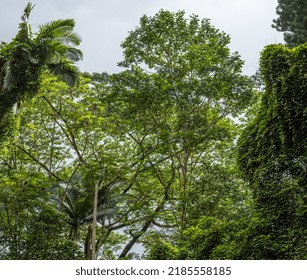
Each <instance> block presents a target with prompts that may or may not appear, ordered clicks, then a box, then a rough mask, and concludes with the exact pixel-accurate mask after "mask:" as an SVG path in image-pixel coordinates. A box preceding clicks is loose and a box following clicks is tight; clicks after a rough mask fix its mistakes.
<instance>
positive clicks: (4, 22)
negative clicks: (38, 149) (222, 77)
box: [0, 0, 283, 75]
mask: <svg viewBox="0 0 307 280" xmlns="http://www.w3.org/2000/svg"><path fill="white" fill-rule="evenodd" d="M27 2H28V1H26V0H0V41H5V42H9V41H10V40H11V38H13V37H14V36H15V35H16V32H17V29H18V23H19V22H20V17H21V15H22V12H23V9H24V7H25V6H26V4H27ZM32 3H33V4H36V6H35V9H34V10H33V11H32V14H31V18H30V23H31V25H32V26H33V27H35V26H37V25H39V24H42V23H45V22H48V21H51V20H55V19H60V18H61V19H62V18H73V19H75V21H76V31H77V32H78V33H79V34H80V35H81V37H82V45H81V46H80V48H81V49H82V50H83V52H84V60H83V61H82V62H81V63H79V67H80V69H81V70H82V71H88V72H103V71H107V72H109V73H114V72H118V71H120V69H119V68H118V67H117V62H119V61H121V58H122V50H121V47H120V43H121V42H122V41H123V40H124V39H125V37H126V36H127V35H128V32H129V31H130V30H133V29H134V28H135V27H136V26H138V23H139V19H140V17H141V16H143V15H144V14H147V15H154V14H155V13H157V12H158V11H159V10H160V9H165V10H170V11H178V10H184V11H185V12H186V15H187V16H188V15H191V14H197V15H199V17H200V18H209V19H211V22H212V24H213V25H214V26H215V27H216V28H218V29H220V30H222V31H225V32H226V33H227V34H229V35H230V36H231V41H232V42H231V45H230V48H231V50H232V51H238V52H239V54H240V55H241V56H242V58H243V60H245V67H244V73H245V74H248V75H252V74H253V73H254V72H255V70H256V69H257V65H258V60H259V54H260V52H261V50H262V48H263V47H264V46H266V45H268V44H273V43H282V42H283V40H282V34H281V33H278V32H277V31H276V30H275V29H272V28H271V23H272V20H273V18H276V14H275V9H276V6H277V0H111V1H109V0H52V1H48V0H32Z"/></svg>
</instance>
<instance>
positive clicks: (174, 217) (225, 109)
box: [107, 10, 252, 257]
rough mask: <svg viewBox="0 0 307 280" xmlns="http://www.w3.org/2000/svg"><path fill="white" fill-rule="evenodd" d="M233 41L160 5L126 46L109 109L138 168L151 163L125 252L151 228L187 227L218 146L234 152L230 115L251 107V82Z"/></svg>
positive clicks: (204, 22)
mask: <svg viewBox="0 0 307 280" xmlns="http://www.w3.org/2000/svg"><path fill="white" fill-rule="evenodd" d="M229 42H230V38H229V36H227V35H226V34H225V33H223V32H220V31H218V30H217V29H215V28H214V27H213V26H212V25H211V24H210V22H209V20H206V19H203V20H200V19H199V18H198V17H197V16H195V15H193V16H191V17H190V18H189V19H187V18H185V15H184V12H177V13H171V12H168V11H163V10H161V11H160V12H159V13H157V14H156V15H155V16H153V17H147V16H143V17H142V18H141V20H140V26H139V27H137V28H136V29H135V30H134V31H132V32H130V33H129V36H128V37H127V38H126V40H125V41H124V42H123V43H122V47H123V49H124V60H123V61H122V62H121V63H119V65H120V66H122V67H124V68H126V70H124V71H123V72H121V73H120V74H117V75H113V76H112V77H111V79H112V89H111V93H110V96H109V98H110V99H109V106H108V107H107V109H108V110H109V111H110V112H112V113H113V114H115V116H116V119H117V125H118V127H120V128H121V129H122V132H123V134H124V135H126V136H128V137H129V138H130V141H132V143H133V144H134V146H135V149H136V151H137V154H138V158H139V160H138V163H137V165H138V166H146V168H147V174H148V175H147V176H148V178H151V179H147V182H148V184H147V186H146V185H145V186H143V187H144V188H146V189H147V191H148V196H150V201H151V202H150V204H149V207H148V208H147V209H148V210H147V211H148V213H151V214H150V215H148V217H147V218H146V219H145V220H144V222H143V224H141V225H139V228H136V230H135V231H134V233H133V235H131V241H130V242H129V243H128V244H127V246H128V247H127V250H126V251H125V250H124V251H123V253H122V254H121V257H125V254H126V253H127V252H128V251H129V250H128V249H130V248H131V246H132V245H133V244H135V243H136V242H137V241H138V240H140V239H141V237H142V236H143V235H144V232H146V231H148V230H150V229H154V228H156V227H158V228H159V229H161V230H166V229H169V231H172V230H173V231H177V232H180V231H182V230H184V229H185V228H187V227H188V226H190V225H191V223H193V218H192V217H193V213H194V214H195V212H193V207H194V206H195V204H196V203H197V202H196V201H199V200H197V195H194V194H195V191H196V189H197V187H198V186H199V185H200V183H199V182H200V181H201V178H204V177H205V176H206V175H207V173H208V172H207V171H206V168H207V165H206V164H207V163H208V165H209V166H210V167H211V168H212V169H213V168H214V167H213V165H214V163H217V165H219V164H220V165H222V164H223V163H222V161H223V160H221V157H220V154H219V152H217V150H218V148H219V147H220V148H221V147H224V148H226V149H231V148H230V146H231V143H232V144H233V141H234V139H235V137H236V135H237V132H238V127H237V126H236V124H235V123H234V122H233V120H232V117H236V116H238V114H240V112H243V111H244V110H245V108H246V107H247V106H248V103H249V99H250V96H251V95H252V84H251V82H250V80H249V79H248V77H245V76H243V75H242V74H241V68H242V65H243V61H242V60H241V59H240V57H239V55H238V54H237V53H234V54H231V53H230V50H229V48H228V46H227V45H228V44H229ZM226 143H228V144H226ZM221 149H222V148H221ZM210 160H211V162H210ZM149 172H150V173H149ZM149 176H150V177H149ZM203 187H204V188H206V187H207V186H206V185H205V186H203ZM152 189H154V192H153V193H152ZM199 190H202V191H203V190H204V189H201V187H199ZM194 199H195V200H194ZM145 209H146V208H144V210H145ZM199 214H200V213H199ZM202 214H203V215H206V209H204V212H203V213H202ZM172 228H173V229H172ZM143 237H144V236H143ZM144 238H145V237H144Z"/></svg>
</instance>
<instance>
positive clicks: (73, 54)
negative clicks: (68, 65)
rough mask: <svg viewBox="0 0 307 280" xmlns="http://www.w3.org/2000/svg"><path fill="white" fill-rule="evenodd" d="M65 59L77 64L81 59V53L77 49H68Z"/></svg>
mask: <svg viewBox="0 0 307 280" xmlns="http://www.w3.org/2000/svg"><path fill="white" fill-rule="evenodd" d="M66 57H67V58H68V59H69V60H71V61H74V62H77V61H80V60H82V59H83V53H82V51H81V50H79V49H77V48H68V51H67V52H66Z"/></svg>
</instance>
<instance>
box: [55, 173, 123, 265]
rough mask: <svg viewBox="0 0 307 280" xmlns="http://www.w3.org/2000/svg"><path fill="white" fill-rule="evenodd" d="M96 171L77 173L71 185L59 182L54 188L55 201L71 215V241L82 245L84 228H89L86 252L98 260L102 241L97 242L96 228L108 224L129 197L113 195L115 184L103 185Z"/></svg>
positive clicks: (87, 256)
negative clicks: (81, 233) (117, 207)
mask: <svg viewBox="0 0 307 280" xmlns="http://www.w3.org/2000/svg"><path fill="white" fill-rule="evenodd" d="M92 174H93V173H92V172H89V173H88V174H83V175H82V174H81V173H76V174H74V175H73V176H72V178H71V179H70V181H69V182H58V183H55V184H54V185H53V186H52V188H51V189H50V192H51V200H52V201H53V202H55V203H56V204H57V205H58V207H59V209H60V210H61V211H63V212H64V213H66V215H67V216H68V223H69V226H70V233H69V239H71V240H74V241H76V242H78V241H79V240H80V229H81V227H82V226H87V234H86V237H85V242H84V253H85V257H86V258H88V259H95V258H96V256H97V253H98V252H97V251H96V249H98V248H97V247H99V242H97V240H96V225H97V222H98V220H99V222H98V223H100V224H101V225H102V224H104V219H105V218H106V217H112V216H114V215H116V204H117V202H118V201H119V200H122V199H125V198H126V196H125V195H121V194H117V195H115V194H112V189H113V186H112V185H108V186H103V184H102V179H101V178H100V179H98V180H94V179H93V178H94V176H92Z"/></svg>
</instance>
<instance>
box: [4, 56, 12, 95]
mask: <svg viewBox="0 0 307 280" xmlns="http://www.w3.org/2000/svg"><path fill="white" fill-rule="evenodd" d="M4 73H5V76H4V80H3V85H2V88H3V89H4V90H8V91H9V90H11V89H12V88H13V87H14V74H13V71H12V67H11V61H8V62H7V63H5V65H4Z"/></svg>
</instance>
